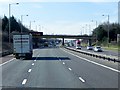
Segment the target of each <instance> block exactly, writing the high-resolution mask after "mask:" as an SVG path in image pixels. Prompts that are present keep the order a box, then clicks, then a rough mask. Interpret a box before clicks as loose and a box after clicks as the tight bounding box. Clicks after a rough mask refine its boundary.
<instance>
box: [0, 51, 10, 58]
mask: <svg viewBox="0 0 120 90" xmlns="http://www.w3.org/2000/svg"><path fill="white" fill-rule="evenodd" d="M10 54H12V51H4V52H2V53H0V57H3V56H6V55H10Z"/></svg>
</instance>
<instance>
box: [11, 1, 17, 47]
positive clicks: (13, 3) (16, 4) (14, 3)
mask: <svg viewBox="0 0 120 90" xmlns="http://www.w3.org/2000/svg"><path fill="white" fill-rule="evenodd" d="M13 4H15V5H18V4H19V3H11V4H9V45H10V31H11V23H10V16H11V5H13Z"/></svg>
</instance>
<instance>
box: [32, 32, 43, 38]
mask: <svg viewBox="0 0 120 90" xmlns="http://www.w3.org/2000/svg"><path fill="white" fill-rule="evenodd" d="M30 33H31V34H32V36H33V37H36V38H37V37H39V36H42V35H43V32H30Z"/></svg>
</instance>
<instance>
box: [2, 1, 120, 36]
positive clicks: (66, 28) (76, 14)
mask: <svg viewBox="0 0 120 90" xmlns="http://www.w3.org/2000/svg"><path fill="white" fill-rule="evenodd" d="M118 1H119V0H84V1H83V0H11V1H10V0H0V17H4V15H6V16H7V17H9V7H8V6H9V4H11V16H12V15H13V16H14V17H15V18H16V20H21V16H22V18H23V20H22V23H23V25H25V26H26V27H28V28H29V27H30V22H31V29H33V30H34V31H39V32H41V31H42V32H43V33H44V34H50V35H51V34H54V35H56V34H57V35H58V34H62V35H64V34H66V35H83V34H91V33H92V31H93V29H94V28H95V27H96V22H97V26H98V25H99V24H101V23H103V22H107V20H108V15H109V16H110V19H109V20H110V23H117V22H118ZM17 2H19V4H18V5H16V4H15V3H17ZM103 14H104V15H105V16H104V17H103V16H102V15H103ZM26 15H28V16H26ZM34 21H35V22H34ZM92 21H93V22H92Z"/></svg>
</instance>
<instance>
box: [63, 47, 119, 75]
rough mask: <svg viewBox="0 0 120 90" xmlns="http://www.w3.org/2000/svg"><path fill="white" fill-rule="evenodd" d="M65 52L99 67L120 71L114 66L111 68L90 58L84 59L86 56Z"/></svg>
mask: <svg viewBox="0 0 120 90" xmlns="http://www.w3.org/2000/svg"><path fill="white" fill-rule="evenodd" d="M62 50H63V49H62ZM63 51H65V50H63ZM65 52H67V51H65ZM67 53H69V54H71V55H73V56H75V57H78V58H80V59H82V60H85V61H87V62H90V63H93V64H95V65H98V66H101V67H104V68H107V69H109V70H112V71H115V72H119V73H120V71H119V70H117V69H114V68H111V67H108V66H105V65H103V64H100V63H97V62H94V61H91V60H89V59H86V58H83V57H80V56H78V55H75V54H73V53H70V52H67Z"/></svg>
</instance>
